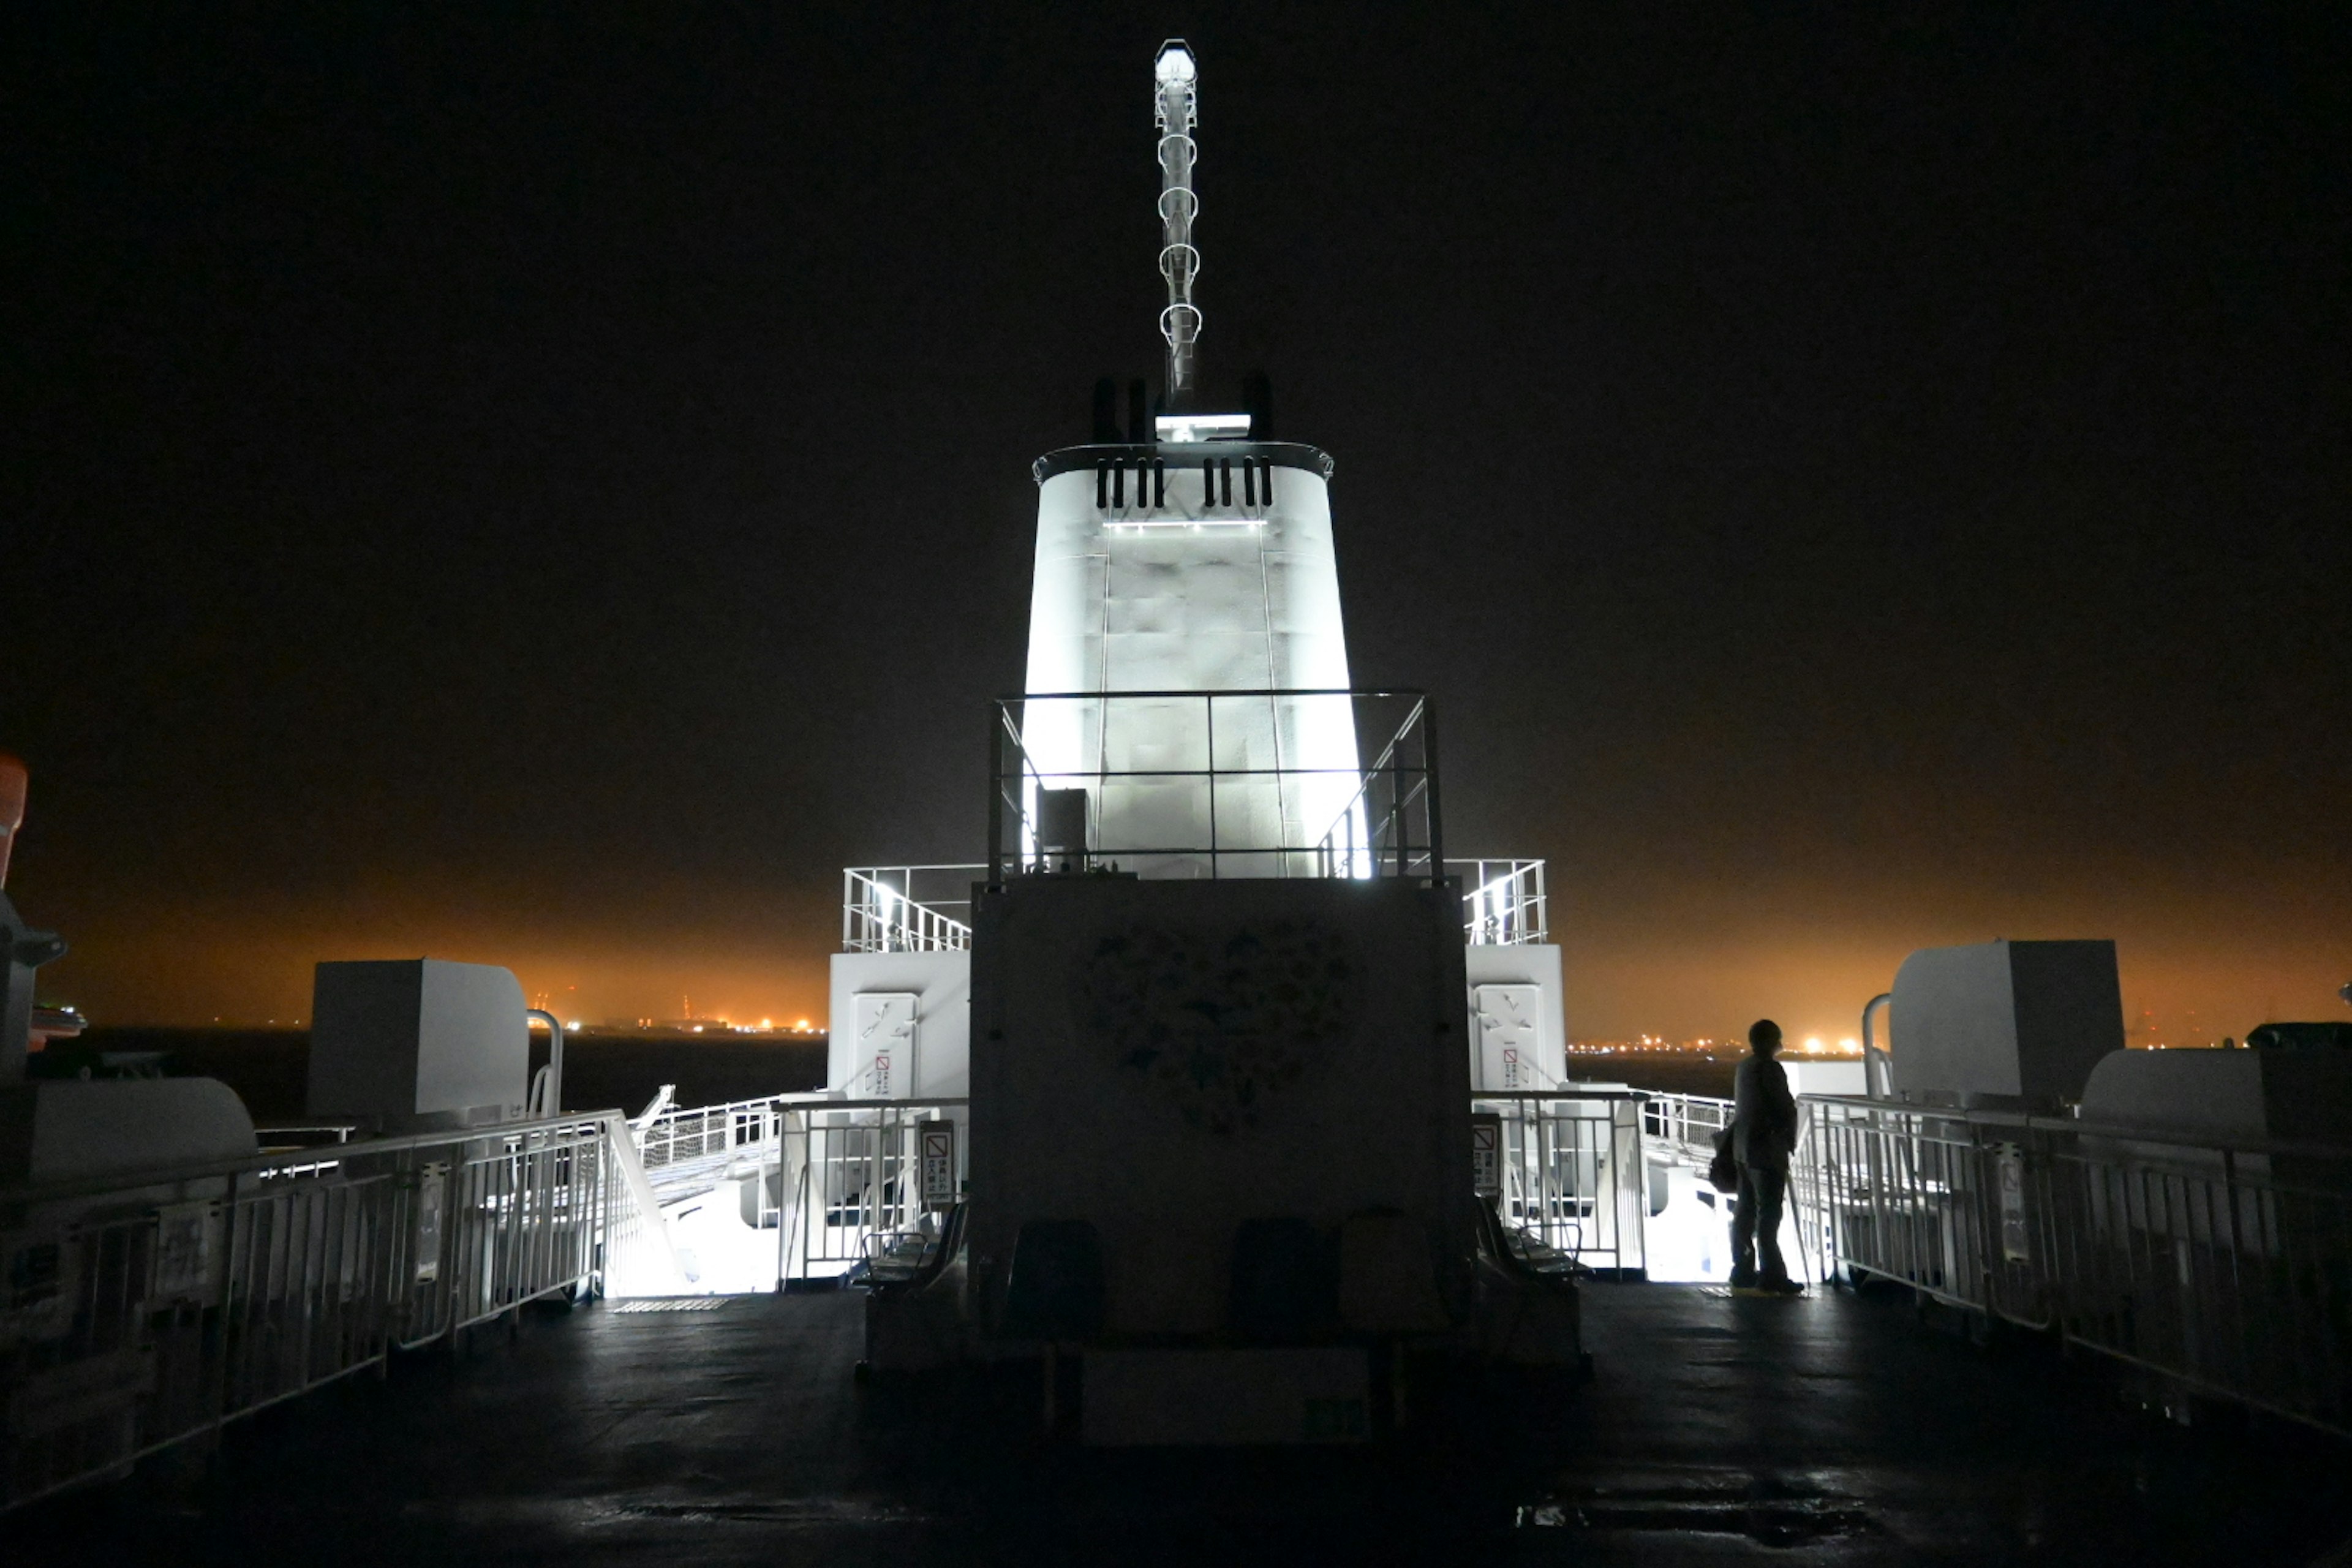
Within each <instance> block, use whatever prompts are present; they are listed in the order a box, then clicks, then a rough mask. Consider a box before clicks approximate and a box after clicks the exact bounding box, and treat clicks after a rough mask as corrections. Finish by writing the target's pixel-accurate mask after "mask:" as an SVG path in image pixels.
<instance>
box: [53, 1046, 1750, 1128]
mask: <svg viewBox="0 0 2352 1568" xmlns="http://www.w3.org/2000/svg"><path fill="white" fill-rule="evenodd" d="M309 1053H310V1032H309V1031H308V1030H305V1029H212V1028H205V1029H172V1028H100V1029H93V1030H91V1031H90V1032H89V1033H88V1034H86V1035H84V1036H83V1037H81V1038H80V1039H79V1040H75V1041H71V1042H65V1043H61V1044H60V1045H58V1046H56V1047H51V1049H50V1050H49V1051H47V1052H44V1053H43V1054H42V1055H41V1056H37V1057H36V1058H33V1070H34V1071H35V1072H36V1073H37V1074H40V1075H42V1076H55V1077H60V1078H70V1077H73V1076H75V1075H76V1074H77V1073H79V1071H80V1070H81V1069H82V1068H85V1067H87V1068H89V1069H90V1070H91V1071H92V1072H93V1073H94V1074H100V1075H103V1074H107V1073H109V1072H112V1071H125V1070H153V1069H157V1068H160V1070H162V1071H163V1072H165V1073H167V1074H171V1075H173V1076H185V1077H200V1078H216V1079H220V1080H221V1081H223V1082H224V1083H226V1084H227V1085H228V1086H229V1087H230V1088H231V1089H236V1092H237V1093H238V1095H239V1096H241V1097H242V1098H243V1099H244V1100H245V1103H246V1108H247V1110H250V1111H252V1113H253V1119H254V1120H255V1121H258V1122H263V1123H273V1122H274V1123H278V1124H280V1125H283V1124H286V1123H289V1122H296V1121H300V1120H301V1119H302V1116H303V1114H304V1112H303V1107H302V1088H303V1078H304V1073H305V1071H306V1069H307V1064H308V1060H309ZM125 1056H130V1057H133V1058H142V1059H141V1060H139V1061H137V1062H136V1063H126V1062H123V1061H122V1060H121V1058H123V1057H125ZM109 1057H112V1058H116V1062H115V1065H113V1066H112V1067H110V1066H109V1064H108V1062H107V1061H106V1059H105V1058H109ZM824 1058H825V1042H824V1036H822V1035H814V1036H809V1035H802V1036H794V1037H788V1038H783V1039H776V1038H759V1037H740V1036H738V1037H734V1038H731V1039H720V1040H705V1039H697V1038H693V1037H688V1036H682V1035H607V1034H601V1033H600V1034H588V1035H575V1036H572V1037H571V1038H569V1039H568V1040H566V1041H565V1043H564V1051H563V1103H564V1105H565V1107H566V1108H567V1109H569V1110H615V1109H617V1110H625V1111H628V1112H629V1113H630V1114H632V1115H634V1114H635V1113H636V1112H637V1111H640V1110H644V1109H645V1107H646V1103H647V1102H648V1101H649V1100H652V1099H653V1097H654V1096H655V1095H656V1094H657V1093H659V1092H660V1089H661V1086H662V1085H663V1084H666V1083H674V1084H676V1085H677V1103H678V1104H679V1105H682V1106H693V1105H723V1104H725V1103H726V1102H728V1101H729V1100H756V1099H758V1098H759V1097H760V1096H761V1095H767V1094H793V1093H801V1092H804V1091H806V1090H809V1089H823V1088H824ZM546 1059H547V1037H546V1036H545V1035H543V1034H541V1033H540V1032H539V1031H537V1030H534V1031H532V1034H531V1067H532V1069H533V1070H534V1071H536V1070H537V1068H538V1067H539V1064H540V1063H541V1062H543V1061H545V1060H546ZM1732 1067H1733V1064H1732V1063H1731V1062H1730V1061H1729V1060H1723V1061H1710V1060H1708V1059H1706V1058H1703V1057H1694V1056H1691V1055H1689V1054H1687V1053H1685V1052H1679V1051H1658V1052H1619V1053H1617V1054H1614V1055H1612V1056H1607V1057H1598V1058H1596V1057H1589V1056H1579V1057H1575V1058H1570V1063H1569V1072H1570V1077H1572V1078H1574V1079H1578V1080H1580V1081H1594V1082H1604V1083H1626V1084H1631V1085H1632V1086H1633V1088H1635V1089H1659V1090H1664V1091H1666V1092H1670V1093H1676V1094H1711V1095H1728V1094H1729V1093H1730V1092H1731V1074H1732Z"/></svg>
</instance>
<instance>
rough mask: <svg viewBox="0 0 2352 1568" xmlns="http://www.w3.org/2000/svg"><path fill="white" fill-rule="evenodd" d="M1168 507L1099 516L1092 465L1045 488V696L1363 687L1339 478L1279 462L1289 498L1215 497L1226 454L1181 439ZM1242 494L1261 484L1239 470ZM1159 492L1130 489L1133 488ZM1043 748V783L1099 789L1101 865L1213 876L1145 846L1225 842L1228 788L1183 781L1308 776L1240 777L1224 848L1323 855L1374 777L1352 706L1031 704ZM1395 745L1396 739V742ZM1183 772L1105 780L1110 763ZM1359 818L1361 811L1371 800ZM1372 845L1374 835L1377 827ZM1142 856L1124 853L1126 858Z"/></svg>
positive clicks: (1241, 867)
mask: <svg viewBox="0 0 2352 1568" xmlns="http://www.w3.org/2000/svg"><path fill="white" fill-rule="evenodd" d="M1164 450H1165V451H1167V453H1168V456H1167V458H1166V461H1167V464H1168V475H1167V500H1166V504H1165V505H1164V506H1161V507H1156V508H1152V507H1139V506H1137V505H1132V504H1130V505H1128V506H1125V507H1119V506H1112V507H1108V508H1102V507H1097V505H1096V504H1095V496H1096V476H1095V473H1094V471H1093V470H1092V469H1091V468H1085V469H1073V470H1071V471H1069V472H1066V473H1062V474H1056V475H1055V476H1053V477H1052V478H1050V479H1046V480H1045V482H1044V483H1043V484H1042V485H1040V486H1039V487H1038V495H1037V560H1036V573H1035V576H1034V590H1033V596H1032V599H1031V603H1030V619H1029V662H1028V675H1027V686H1026V689H1027V690H1029V691H1030V692H1032V693H1046V692H1118V691H1224V692H1265V691H1270V690H1285V689H1289V690H1297V689H1333V690H1344V689H1347V687H1348V686H1349V684H1350V682H1349V671H1348V649H1347V638H1346V635H1345V632H1344V630H1343V628H1342V626H1341V624H1340V616H1339V567H1338V563H1337V558H1336V556H1335V554H1334V551H1333V547H1332V537H1331V511H1330V498H1329V492H1328V488H1327V487H1326V485H1325V482H1324V480H1323V479H1322V477H1321V476H1320V475H1318V474H1314V473H1310V472H1307V471H1306V470H1304V469H1300V468H1276V470H1274V471H1275V476H1276V477H1275V493H1274V499H1273V500H1272V501H1271V502H1267V501H1265V500H1263V499H1261V500H1260V503H1259V504H1258V505H1257V506H1256V507H1255V508H1251V507H1248V506H1246V505H1244V504H1235V505H1225V504H1223V502H1222V501H1218V502H1215V503H1213V502H1212V501H1211V500H1210V499H1209V498H1208V495H1207V487H1206V485H1205V482H1204V476H1203V474H1202V468H1201V464H1202V462H1203V461H1204V460H1209V459H1213V458H1216V454H1215V452H1214V450H1213V447H1200V446H1195V447H1190V448H1189V449H1188V448H1181V447H1180V448H1165V449H1164ZM1235 486H1236V488H1235V492H1234V493H1235V496H1236V499H1237V502H1238V498H1239V497H1240V496H1241V494H1242V490H1241V488H1240V480H1239V477H1238V476H1236V479H1235ZM1139 488H1140V487H1139V486H1133V485H1132V484H1130V489H1129V494H1130V495H1133V494H1134V493H1135V491H1136V489H1139ZM1027 709H1028V710H1027V713H1026V715H1025V718H1024V742H1025V744H1026V746H1027V748H1028V751H1029V755H1030V758H1031V761H1032V763H1033V764H1034V766H1035V767H1036V768H1037V770H1038V771H1039V772H1040V773H1042V774H1044V775H1045V777H1044V778H1043V779H1042V780H1041V781H1040V786H1041V787H1045V788H1054V787H1069V786H1076V787H1083V788H1085V789H1087V791H1088V793H1089V794H1090V795H1095V796H1096V797H1097V798H1096V801H1095V805H1094V833H1095V847H1096V852H1097V855H1098V856H1101V857H1106V858H1114V859H1120V862H1121V864H1122V865H1123V866H1125V867H1127V868H1130V869H1142V870H1146V871H1148V872H1150V874H1153V875H1159V876H1174V877H1197V876H1207V875H1209V866H1208V862H1207V860H1206V858H1204V857H1198V856H1172V857H1143V856H1139V854H1138V853H1137V852H1138V851H1141V850H1148V849H1150V848H1154V847H1171V846H1181V847H1192V846H1206V845H1209V844H1210V843H1211V841H1212V830H1211V820H1210V819H1211V815H1212V809H1211V803H1210V798H1209V793H1208V791H1207V790H1206V789H1205V788H1204V787H1203V786H1202V785H1201V784H1199V783H1198V782H1197V781H1196V780H1194V779H1190V778H1185V777H1181V776H1178V775H1179V774H1181V773H1185V772H1192V773H1197V772H1199V771H1202V770H1205V769H1207V768H1208V767H1210V766H1211V765H1212V762H1211V741H1212V733H1211V732H1212V731H1213V737H1214V766H1216V767H1218V768H1225V769H1231V768H1268V769H1271V768H1281V769H1285V770H1297V772H1296V773H1295V775H1294V776H1292V777H1289V778H1286V779H1285V780H1283V781H1281V783H1280V784H1277V783H1276V780H1274V779H1272V778H1264V779H1231V780H1220V781H1219V783H1218V784H1217V788H1216V795H1215V801H1214V806H1213V814H1214V817H1215V829H1214V839H1215V842H1216V843H1217V844H1218V845H1219V846H1221V847H1223V846H1244V847H1262V846H1270V845H1276V844H1280V845H1285V846H1297V847H1313V846H1315V845H1316V844H1318V843H1319V842H1320V841H1321V840H1322V838H1323V837H1324V836H1325V835H1326V834H1327V833H1328V832H1329V831H1330V830H1331V829H1332V827H1333V826H1334V825H1335V824H1336V823H1338V822H1339V819H1340V817H1341V816H1343V815H1348V814H1349V803H1350V802H1351V801H1352V800H1353V799H1354V797H1355V795H1356V792H1357V789H1358V787H1359V784H1360V778H1359V775H1358V772H1357V770H1358V767H1359V762H1360V759H1359V757H1358V754H1357V737H1356V731H1355V714H1354V710H1353V707H1352V705H1351V704H1350V703H1349V701H1348V700H1346V699H1344V698H1325V699H1315V698H1290V699H1281V700H1266V699H1260V700H1258V701H1257V702H1256V703H1255V704H1251V703H1246V702H1244V701H1242V700H1238V699H1236V700H1221V701H1220V702H1219V703H1218V704H1216V705H1215V707H1214V708H1213V710H1207V709H1204V707H1203V705H1202V704H1201V703H1199V702H1197V701H1194V702H1169V703H1164V704H1148V703H1140V702H1139V703H1120V704H1115V705H1112V706H1111V707H1110V708H1109V709H1108V711H1107V710H1106V709H1105V707H1104V705H1102V704H1099V703H1095V702H1074V703H1061V704H1044V703H1037V702H1032V703H1030V704H1028V705H1027ZM1379 738H1380V739H1385V737H1379ZM1162 769H1164V770H1170V773H1169V774H1168V775H1167V776H1163V777H1160V778H1137V779H1122V780H1115V781H1111V782H1109V783H1108V784H1102V783H1099V782H1098V781H1097V779H1096V778H1095V777H1094V776H1093V775H1094V774H1095V773H1098V772H1101V771H1105V770H1108V771H1112V772H1119V771H1145V772H1149V771H1150V770H1162ZM1353 815H1355V816H1358V817H1360V808H1359V809H1358V810H1357V811H1356V812H1355V813H1353ZM1356 841H1357V842H1360V841H1361V832H1360V823H1359V824H1358V832H1357V839H1356ZM1122 857H1124V858H1122ZM1218 869H1219V873H1220V874H1222V875H1226V876H1234V875H1243V876H1248V875H1276V874H1285V873H1289V874H1297V873H1301V872H1305V871H1307V870H1309V869H1311V867H1310V866H1309V865H1308V864H1307V858H1305V857H1294V858H1292V859H1291V860H1290V861H1289V862H1287V863H1285V862H1282V861H1280V860H1277V859H1276V858H1274V857H1271V856H1260V857H1256V858H1236V859H1235V860H1234V861H1232V862H1229V863H1224V864H1222V865H1221V866H1220V867H1219V868H1218Z"/></svg>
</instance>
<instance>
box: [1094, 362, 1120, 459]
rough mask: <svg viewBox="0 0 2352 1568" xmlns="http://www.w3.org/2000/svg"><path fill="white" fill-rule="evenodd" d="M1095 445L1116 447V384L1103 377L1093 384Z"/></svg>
mask: <svg viewBox="0 0 2352 1568" xmlns="http://www.w3.org/2000/svg"><path fill="white" fill-rule="evenodd" d="M1094 438H1095V443H1096V445H1097V446H1107V447H1115V446H1117V445H1118V383H1117V382H1116V381H1113V380H1112V379H1111V378H1110V377H1108V376H1104V377H1103V378H1102V379H1101V380H1100V381H1097V382H1096V383H1095V436H1094Z"/></svg>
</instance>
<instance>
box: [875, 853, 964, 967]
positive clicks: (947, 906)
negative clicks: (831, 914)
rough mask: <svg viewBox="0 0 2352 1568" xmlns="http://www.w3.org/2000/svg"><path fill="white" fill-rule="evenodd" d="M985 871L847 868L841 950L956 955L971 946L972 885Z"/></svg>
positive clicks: (952, 868)
mask: <svg viewBox="0 0 2352 1568" xmlns="http://www.w3.org/2000/svg"><path fill="white" fill-rule="evenodd" d="M987 873H988V868H987V867H985V866H848V867H844V868H842V873H841V951H842V952H960V951H961V950H962V949H965V948H968V947H970V946H971V886H972V884H973V883H974V882H977V881H980V880H981V879H982V878H984V877H985V876H986V875H987ZM950 910H955V911H957V913H955V914H950V913H949V912H948V911H950Z"/></svg>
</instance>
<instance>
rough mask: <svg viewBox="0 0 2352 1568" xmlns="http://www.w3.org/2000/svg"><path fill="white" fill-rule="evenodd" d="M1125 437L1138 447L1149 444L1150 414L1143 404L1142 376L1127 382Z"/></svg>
mask: <svg viewBox="0 0 2352 1568" xmlns="http://www.w3.org/2000/svg"><path fill="white" fill-rule="evenodd" d="M1127 438H1128V440H1129V441H1130V442H1132V443H1134V444H1135V445H1136V446H1138V447H1148V446H1150V444H1151V415H1150V410H1149V409H1147V408H1146V407H1145V405H1144V398H1143V378H1142V377H1141V376H1137V377H1136V378H1135V379H1134V380H1133V381H1130V382H1129V383H1128V384H1127Z"/></svg>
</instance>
